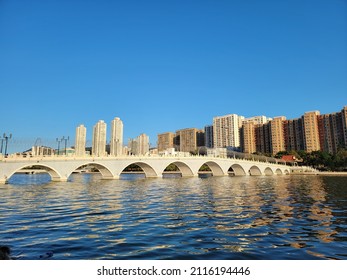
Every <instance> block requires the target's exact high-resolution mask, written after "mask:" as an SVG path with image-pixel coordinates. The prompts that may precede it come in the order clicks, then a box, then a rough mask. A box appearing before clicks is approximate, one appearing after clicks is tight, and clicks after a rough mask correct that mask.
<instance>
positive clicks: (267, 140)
mask: <svg viewBox="0 0 347 280" xmlns="http://www.w3.org/2000/svg"><path fill="white" fill-rule="evenodd" d="M255 139H256V150H257V152H258V153H261V154H271V153H272V150H271V129H270V123H266V124H257V125H256V126H255Z"/></svg>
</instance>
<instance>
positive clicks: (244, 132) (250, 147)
mask: <svg viewBox="0 0 347 280" xmlns="http://www.w3.org/2000/svg"><path fill="white" fill-rule="evenodd" d="M241 147H242V151H243V152H244V153H246V154H253V153H255V152H256V151H257V150H256V136H255V123H254V122H253V121H245V122H243V125H242V129H241Z"/></svg>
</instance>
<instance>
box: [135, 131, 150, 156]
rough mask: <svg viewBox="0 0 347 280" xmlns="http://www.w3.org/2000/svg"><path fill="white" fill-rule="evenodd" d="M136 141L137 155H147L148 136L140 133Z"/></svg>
mask: <svg viewBox="0 0 347 280" xmlns="http://www.w3.org/2000/svg"><path fill="white" fill-rule="evenodd" d="M137 143H138V154H139V155H147V154H149V146H150V144H149V136H148V135H146V134H144V133H142V134H140V135H139V136H138V137H137Z"/></svg>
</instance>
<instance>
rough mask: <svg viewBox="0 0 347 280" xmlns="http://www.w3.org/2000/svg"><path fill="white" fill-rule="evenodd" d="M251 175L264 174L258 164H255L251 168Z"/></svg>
mask: <svg viewBox="0 0 347 280" xmlns="http://www.w3.org/2000/svg"><path fill="white" fill-rule="evenodd" d="M248 172H249V175H251V176H261V175H263V174H262V173H261V170H260V169H259V167H258V166H255V165H253V166H252V167H251V168H250V169H249V171H248Z"/></svg>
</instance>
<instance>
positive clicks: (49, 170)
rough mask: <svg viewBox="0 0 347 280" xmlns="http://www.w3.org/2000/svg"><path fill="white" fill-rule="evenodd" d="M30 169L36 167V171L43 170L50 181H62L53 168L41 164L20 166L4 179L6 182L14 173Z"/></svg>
mask: <svg viewBox="0 0 347 280" xmlns="http://www.w3.org/2000/svg"><path fill="white" fill-rule="evenodd" d="M31 167H37V168H38V169H43V170H45V171H46V172H47V173H48V174H49V176H50V177H51V180H52V181H61V180H63V177H62V176H61V174H60V173H59V172H58V171H57V170H56V169H55V168H53V167H51V166H49V165H47V164H42V163H36V164H32V163H31V164H25V165H22V166H21V167H19V168H17V169H15V170H14V171H13V172H12V173H10V175H9V176H8V177H7V178H6V180H7V181H8V180H9V179H10V178H11V177H12V176H13V174H15V173H16V172H18V171H20V170H22V169H26V168H31Z"/></svg>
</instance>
